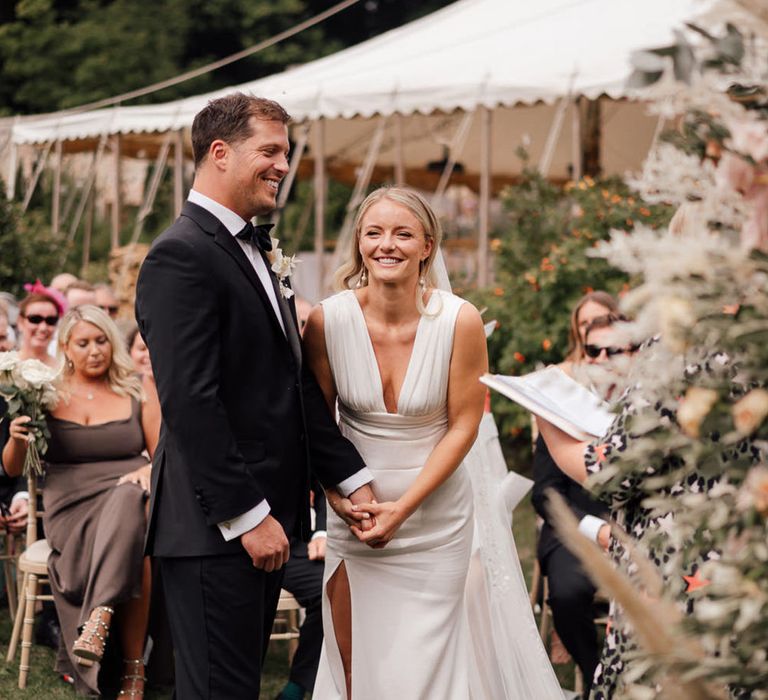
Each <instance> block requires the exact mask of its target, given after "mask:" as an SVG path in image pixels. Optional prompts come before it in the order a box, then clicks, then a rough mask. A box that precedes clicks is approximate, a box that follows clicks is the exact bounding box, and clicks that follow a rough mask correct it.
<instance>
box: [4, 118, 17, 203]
mask: <svg viewBox="0 0 768 700" xmlns="http://www.w3.org/2000/svg"><path fill="white" fill-rule="evenodd" d="M19 121H20V117H19V115H18V114H17V115H16V116H15V117H14V118H13V126H14V127H15V126H16V124H18V123H19ZM18 167H19V146H18V145H17V144H16V142H15V141H14V140H13V127H11V154H10V158H8V177H7V179H6V181H5V196H6V198H7V199H8V201H9V202H12V201H13V199H14V197H16V170H17V169H18Z"/></svg>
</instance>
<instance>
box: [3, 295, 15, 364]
mask: <svg viewBox="0 0 768 700" xmlns="http://www.w3.org/2000/svg"><path fill="white" fill-rule="evenodd" d="M15 340H16V339H15V337H14V335H13V328H11V323H10V320H9V319H8V310H7V309H6V307H5V304H3V303H0V352H8V351H9V350H13V348H14V347H15V345H16V343H15Z"/></svg>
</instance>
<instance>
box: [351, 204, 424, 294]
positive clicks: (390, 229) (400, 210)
mask: <svg viewBox="0 0 768 700" xmlns="http://www.w3.org/2000/svg"><path fill="white" fill-rule="evenodd" d="M359 245H360V255H361V256H362V258H363V264H364V265H365V267H366V268H367V269H368V272H369V275H370V278H371V280H377V281H380V282H384V283H390V284H391V283H403V282H405V281H409V282H413V283H414V284H415V283H416V282H417V280H418V278H419V274H420V265H421V262H422V261H423V260H426V258H427V257H428V256H429V253H430V251H431V249H432V241H431V239H430V238H429V237H427V236H426V234H425V232H424V227H423V226H422V224H421V222H420V221H419V220H418V219H417V218H416V217H415V216H414V215H413V214H412V213H411V212H410V211H409V210H408V208H407V207H405V206H403V205H402V204H399V203H397V202H394V201H392V200H390V199H382V200H381V201H379V202H377V203H376V204H374V205H372V206H371V207H370V208H369V209H368V211H367V212H366V213H365V216H364V218H363V221H362V227H361V234H360V243H359Z"/></svg>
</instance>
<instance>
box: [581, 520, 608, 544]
mask: <svg viewBox="0 0 768 700" xmlns="http://www.w3.org/2000/svg"><path fill="white" fill-rule="evenodd" d="M607 524H608V523H607V522H605V520H603V519H602V518H598V517H596V516H594V515H585V516H584V517H583V518H582V519H581V520H580V521H579V532H580V533H581V534H582V535H584V536H585V537H589V539H590V540H592V542H597V535H598V533H599V532H600V528H601V527H602V526H603V525H607Z"/></svg>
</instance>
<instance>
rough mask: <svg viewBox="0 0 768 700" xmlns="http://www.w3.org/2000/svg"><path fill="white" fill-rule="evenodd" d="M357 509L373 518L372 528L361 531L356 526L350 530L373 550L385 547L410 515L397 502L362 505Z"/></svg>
mask: <svg viewBox="0 0 768 700" xmlns="http://www.w3.org/2000/svg"><path fill="white" fill-rule="evenodd" d="M355 508H358V506H355ZM359 509H360V510H365V511H367V512H368V513H370V514H371V516H373V520H372V522H373V527H372V528H370V529H369V530H367V531H363V530H362V529H361V528H359V527H357V526H356V525H352V526H351V527H350V529H351V530H352V532H353V533H354V535H355V537H357V539H359V540H360V541H361V542H363V543H365V544H367V545H368V546H369V547H371V548H373V549H383V548H384V547H386V546H387V544H389V541H390V540H391V539H392V538H393V537H394V536H395V533H396V532H397V531H398V530H399V529H400V526H401V525H402V524H403V523H404V522H405V521H406V519H407V518H408V516H409V515H410V513H407V512H406V511H405V509H404V508H403V506H402V505H401V504H400V503H399V502H398V501H387V502H385V503H376V502H372V503H364V504H362V505H360V506H359Z"/></svg>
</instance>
